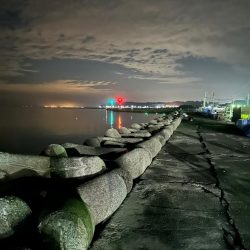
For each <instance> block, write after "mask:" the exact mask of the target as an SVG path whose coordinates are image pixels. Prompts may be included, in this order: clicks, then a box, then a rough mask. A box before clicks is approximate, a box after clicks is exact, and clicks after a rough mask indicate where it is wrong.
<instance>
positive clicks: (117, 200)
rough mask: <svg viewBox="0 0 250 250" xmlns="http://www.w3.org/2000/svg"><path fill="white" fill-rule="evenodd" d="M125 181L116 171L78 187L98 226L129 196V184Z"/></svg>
mask: <svg viewBox="0 0 250 250" xmlns="http://www.w3.org/2000/svg"><path fill="white" fill-rule="evenodd" d="M125 180H126V178H124V177H122V175H121V174H120V173H118V172H117V171H116V170H115V171H111V172H109V173H105V174H103V175H101V176H99V177H96V178H94V179H93V180H91V181H88V182H86V183H84V184H83V185H80V186H79V187H78V193H79V195H80V197H81V198H82V200H83V201H84V202H85V203H86V204H87V206H88V207H89V208H90V211H91V214H92V215H93V217H94V220H95V224H96V225H97V224H99V223H100V222H102V221H104V220H106V219H107V218H108V217H109V216H110V215H112V214H113V213H114V212H115V211H116V210H117V209H118V208H119V206H120V205H121V203H122V202H123V200H124V199H125V197H126V196H127V190H128V189H127V186H129V184H126V183H125Z"/></svg>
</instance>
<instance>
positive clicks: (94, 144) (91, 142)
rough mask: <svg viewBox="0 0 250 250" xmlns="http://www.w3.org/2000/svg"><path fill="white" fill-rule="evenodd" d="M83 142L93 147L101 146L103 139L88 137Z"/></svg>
mask: <svg viewBox="0 0 250 250" xmlns="http://www.w3.org/2000/svg"><path fill="white" fill-rule="evenodd" d="M83 144H84V145H87V146H91V147H100V146H101V141H100V140H99V139H98V138H95V137H94V138H88V139H86V140H85V141H84V143H83Z"/></svg>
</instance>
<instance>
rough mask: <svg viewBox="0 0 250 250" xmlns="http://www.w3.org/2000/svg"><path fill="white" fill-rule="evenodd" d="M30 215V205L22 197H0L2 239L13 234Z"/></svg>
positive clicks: (0, 230)
mask: <svg viewBox="0 0 250 250" xmlns="http://www.w3.org/2000/svg"><path fill="white" fill-rule="evenodd" d="M30 215H31V209H30V207H29V206H28V205H27V204H26V203H25V202H24V201H23V200H21V199H20V198H18V197H15V196H6V197H3V198H0V239H4V238H7V237H9V236H11V235H13V234H14V233H15V232H16V230H17V228H18V227H20V226H21V225H22V224H23V223H24V222H25V220H27V218H28V217H29V216H30Z"/></svg>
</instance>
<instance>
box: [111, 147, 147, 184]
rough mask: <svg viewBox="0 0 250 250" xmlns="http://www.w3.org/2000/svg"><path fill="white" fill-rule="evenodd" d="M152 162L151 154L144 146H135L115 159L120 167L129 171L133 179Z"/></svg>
mask: <svg viewBox="0 0 250 250" xmlns="http://www.w3.org/2000/svg"><path fill="white" fill-rule="evenodd" d="M151 162H152V157H151V154H150V153H149V152H148V151H147V150H145V149H143V148H135V149H133V150H131V151H130V152H128V153H126V154H124V155H122V156H120V157H119V158H118V159H116V161H115V163H116V164H117V165H118V166H119V167H120V168H123V169H125V170H126V171H128V172H129V173H130V174H131V176H132V178H133V179H136V178H138V177H139V176H141V175H142V173H143V172H144V171H145V169H146V168H147V167H148V166H149V165H150V163H151Z"/></svg>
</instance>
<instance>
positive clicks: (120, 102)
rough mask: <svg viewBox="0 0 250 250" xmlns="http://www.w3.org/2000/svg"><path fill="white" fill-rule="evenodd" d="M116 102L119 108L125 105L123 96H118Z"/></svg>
mask: <svg viewBox="0 0 250 250" xmlns="http://www.w3.org/2000/svg"><path fill="white" fill-rule="evenodd" d="M115 102H116V103H117V104H118V105H119V106H121V105H123V104H124V103H125V98H124V97H122V96H117V97H116V98H115Z"/></svg>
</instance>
